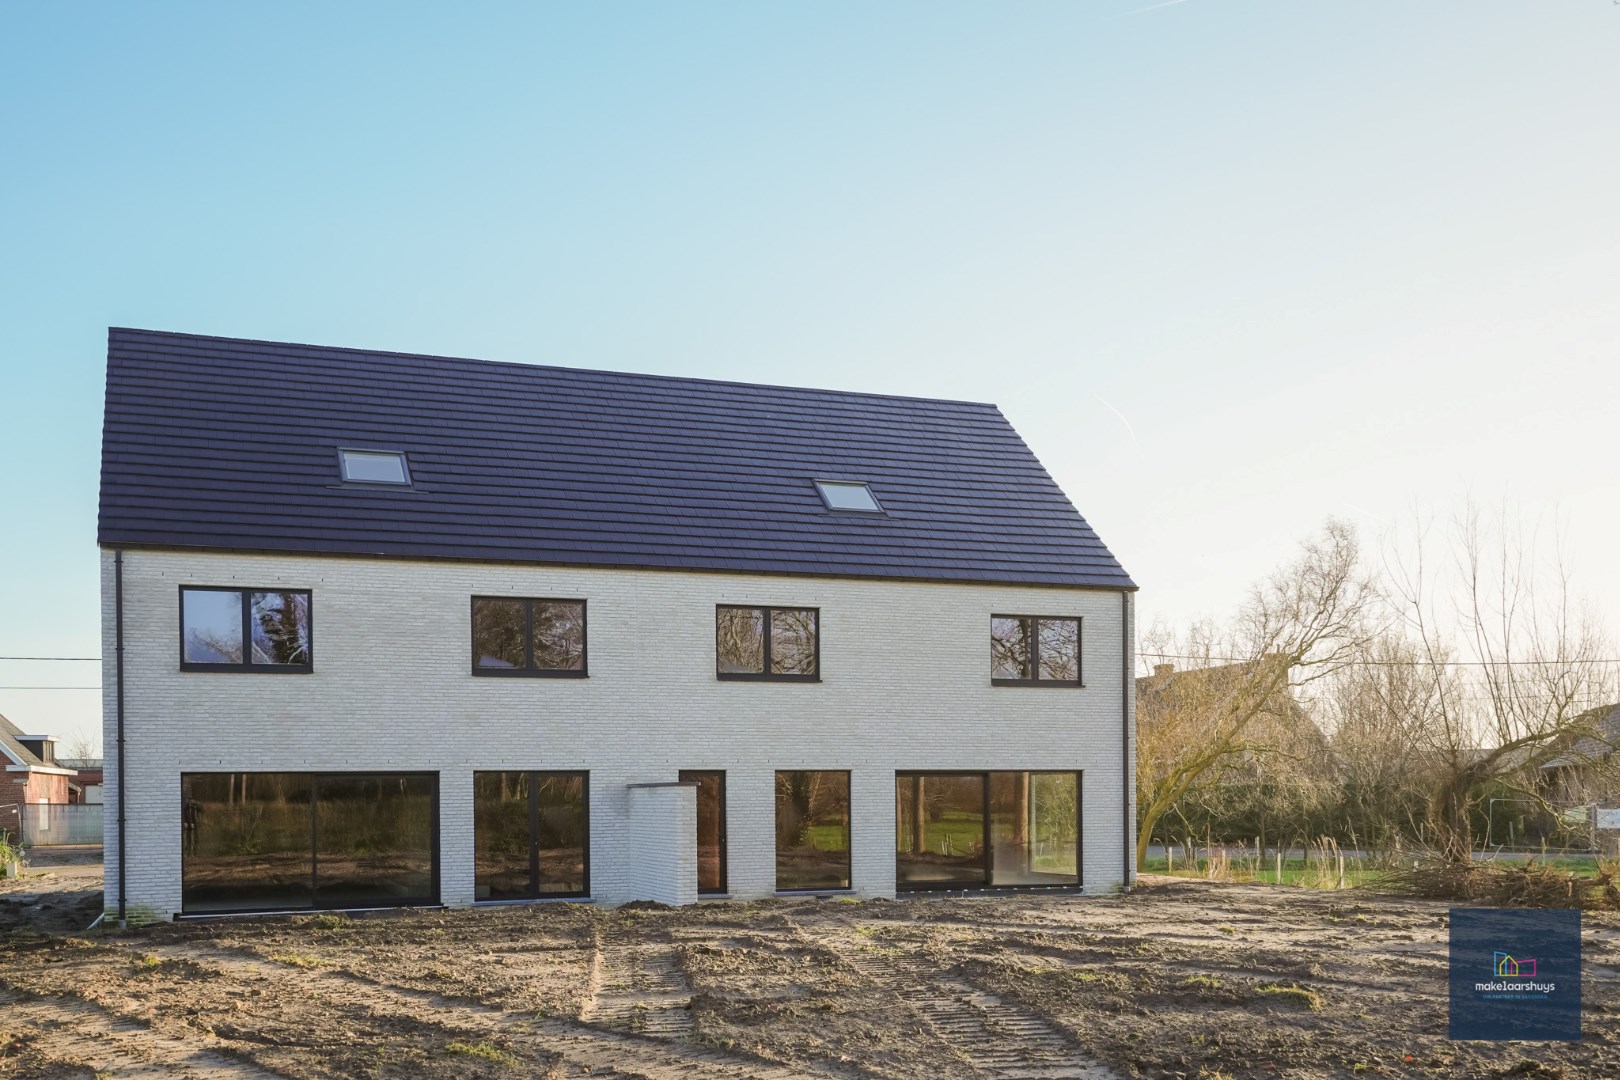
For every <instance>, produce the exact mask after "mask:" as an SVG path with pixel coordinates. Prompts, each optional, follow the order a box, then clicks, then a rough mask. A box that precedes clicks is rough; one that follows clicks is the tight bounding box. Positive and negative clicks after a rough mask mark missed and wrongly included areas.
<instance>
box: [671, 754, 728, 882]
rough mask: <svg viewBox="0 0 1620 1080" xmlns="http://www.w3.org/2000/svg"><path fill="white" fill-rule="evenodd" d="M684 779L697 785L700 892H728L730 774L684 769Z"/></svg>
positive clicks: (682, 771)
mask: <svg viewBox="0 0 1620 1080" xmlns="http://www.w3.org/2000/svg"><path fill="white" fill-rule="evenodd" d="M680 777H681V781H682V782H683V783H693V784H696V785H697V856H698V892H700V893H723V892H725V891H726V774H725V773H723V772H712V771H703V770H698V769H682V770H681V774H680Z"/></svg>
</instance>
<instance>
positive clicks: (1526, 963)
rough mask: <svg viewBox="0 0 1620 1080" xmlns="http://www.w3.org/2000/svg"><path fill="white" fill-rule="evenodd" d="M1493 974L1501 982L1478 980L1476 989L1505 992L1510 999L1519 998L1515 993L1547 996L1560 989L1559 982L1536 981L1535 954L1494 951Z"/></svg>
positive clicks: (1492, 959)
mask: <svg viewBox="0 0 1620 1080" xmlns="http://www.w3.org/2000/svg"><path fill="white" fill-rule="evenodd" d="M1491 975H1492V976H1493V977H1494V978H1496V979H1498V980H1500V981H1499V982H1488V983H1484V982H1478V983H1475V984H1474V989H1475V990H1477V991H1479V992H1480V993H1484V994H1490V993H1493V992H1497V993H1505V994H1507V995H1510V996H1509V1000H1518V998H1517V997H1515V996H1514V995H1531V994H1533V995H1537V996H1540V997H1546V996H1547V995H1548V994H1551V993H1552V992H1553V991H1555V990H1557V989H1558V984H1557V983H1551V982H1546V983H1542V982H1536V981H1535V978H1536V958H1535V957H1533V956H1514V955H1513V954H1512V953H1505V952H1500V951H1497V952H1494V953H1492V954H1491Z"/></svg>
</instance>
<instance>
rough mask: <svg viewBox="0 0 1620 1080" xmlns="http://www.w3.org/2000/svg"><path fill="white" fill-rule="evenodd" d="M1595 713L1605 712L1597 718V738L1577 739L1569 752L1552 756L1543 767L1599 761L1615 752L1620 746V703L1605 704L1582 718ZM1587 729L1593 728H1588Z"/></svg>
mask: <svg viewBox="0 0 1620 1080" xmlns="http://www.w3.org/2000/svg"><path fill="white" fill-rule="evenodd" d="M1593 713H1603V715H1602V716H1601V717H1598V719H1597V732H1598V736H1597V738H1593V737H1592V736H1590V735H1588V736H1586V737H1584V738H1580V739H1576V740H1575V742H1574V743H1572V744H1571V745H1570V748H1569V753H1567V754H1562V755H1560V756H1558V757H1555V758H1550V759H1549V760H1547V761H1546V762H1543V763H1542V766H1541V767H1542V768H1543V769H1559V768H1563V767H1565V766H1567V765H1585V764H1587V763H1588V762H1592V761H1598V760H1600V759H1603V758H1606V757H1608V756H1609V755H1610V754H1612V753H1614V751H1615V748H1616V747H1620V705H1605V706H1603V707H1602V708H1600V709H1594V710H1592V712H1591V713H1585V714H1583V715H1582V717H1581V719H1583V720H1584V719H1586V718H1587V717H1589V716H1591V715H1592V714H1593ZM1587 730H1591V729H1590V728H1588V729H1587Z"/></svg>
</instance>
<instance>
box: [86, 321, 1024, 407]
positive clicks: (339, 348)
mask: <svg viewBox="0 0 1620 1080" xmlns="http://www.w3.org/2000/svg"><path fill="white" fill-rule="evenodd" d="M115 334H148V335H151V336H153V337H159V338H170V339H174V338H179V339H184V340H192V341H223V342H230V343H231V344H235V345H255V346H263V347H266V348H268V349H272V350H273V349H276V348H294V349H319V350H321V351H323V352H335V353H352V354H355V355H358V356H391V357H397V358H399V359H402V360H434V361H439V362H448V363H453V364H475V365H480V366H490V367H499V368H509V369H511V368H515V369H520V370H522V369H528V370H539V371H553V372H567V373H571V374H579V375H605V376H611V377H613V378H620V379H622V378H633V379H654V380H658V381H660V382H673V383H689V384H690V383H696V384H700V385H704V386H735V387H740V388H746V389H750V390H783V391H788V392H790V393H800V394H805V393H809V394H836V395H839V396H840V397H859V398H876V399H878V400H882V401H914V402H930V403H933V404H937V405H972V406H974V407H976V408H984V409H993V410H994V411H995V412H996V413H998V414H999V413H1000V412H1001V407H1000V406H998V405H997V404H996V403H995V402H992V401H971V400H968V399H966V398H943V397H928V396H913V395H910V394H883V393H878V392H877V391H874V390H838V389H835V388H832V387H825V386H789V385H787V384H786V383H761V382H748V381H744V380H738V379H712V378H708V377H705V376H698V375H661V374H657V373H655V372H648V371H615V370H613V369H611V368H590V367H571V366H569V365H567V364H534V363H528V362H526V361H523V360H485V359H482V358H479V357H475V356H447V355H445V354H442V353H414V352H402V351H399V350H397V349H362V348H358V347H356V346H352V345H321V344H317V343H315V342H306V341H270V340H267V339H264V338H239V337H226V336H224V335H220V334H188V333H184V332H181V331H178V330H150V329H147V328H145V327H140V326H109V327H107V339H108V343H109V346H110V345H111V342H112V340H113V335H115Z"/></svg>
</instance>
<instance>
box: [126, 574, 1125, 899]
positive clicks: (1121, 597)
mask: <svg viewBox="0 0 1620 1080" xmlns="http://www.w3.org/2000/svg"><path fill="white" fill-rule="evenodd" d="M1119 661H1120V668H1119V679H1120V682H1119V759H1120V762H1121V765H1120V783H1121V791H1122V792H1123V793H1124V798H1122V799H1121V800H1120V807H1121V809H1120V820H1121V822H1122V823H1123V827H1124V835H1125V858H1124V864H1125V865H1124V868H1123V870H1124V873H1123V876H1122V877H1121V878H1120V880H1121V881H1122V882H1123V883H1124V885H1125V887H1126V888H1127V889H1128V888H1130V887H1131V880H1132V874H1133V872H1134V871H1135V870H1136V828H1135V825H1136V814H1135V813H1134V812H1133V810H1134V808H1133V807H1132V806H1131V780H1132V779H1133V777H1132V776H1131V772H1132V769H1131V720H1132V719H1133V718H1132V716H1131V594H1130V593H1128V592H1124V591H1121V592H1120V594H1119ZM122 761H123V759H122V758H120V759H119V762H120V764H122ZM120 805H122V804H120ZM120 880H121V879H120Z"/></svg>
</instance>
